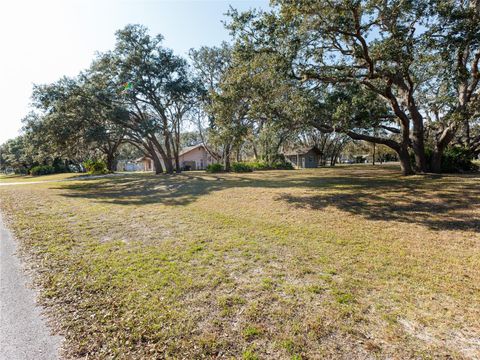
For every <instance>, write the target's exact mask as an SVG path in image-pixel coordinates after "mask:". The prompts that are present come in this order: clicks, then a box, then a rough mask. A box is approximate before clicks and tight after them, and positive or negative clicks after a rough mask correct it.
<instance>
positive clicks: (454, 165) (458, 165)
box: [442, 146, 478, 173]
mask: <svg viewBox="0 0 480 360" xmlns="http://www.w3.org/2000/svg"><path fill="white" fill-rule="evenodd" d="M475 170H478V166H477V165H475V164H474V163H473V162H472V157H471V155H470V152H469V151H468V149H465V148H462V147H458V146H454V147H451V148H448V149H447V150H445V152H444V153H443V156H442V172H447V173H451V172H464V171H475Z"/></svg>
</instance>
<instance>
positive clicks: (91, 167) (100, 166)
mask: <svg viewBox="0 0 480 360" xmlns="http://www.w3.org/2000/svg"><path fill="white" fill-rule="evenodd" d="M83 166H84V167H85V169H86V170H87V172H88V173H89V174H92V175H99V174H106V173H108V170H107V165H106V164H105V162H103V161H99V160H87V161H85V162H84V163H83Z"/></svg>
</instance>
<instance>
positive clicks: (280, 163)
mask: <svg viewBox="0 0 480 360" xmlns="http://www.w3.org/2000/svg"><path fill="white" fill-rule="evenodd" d="M244 164H246V165H248V166H250V167H251V168H252V169H253V170H293V165H292V164H291V163H289V162H287V161H285V160H282V159H279V160H277V161H274V162H272V163H270V164H269V163H267V162H265V161H250V162H246V163H244Z"/></svg>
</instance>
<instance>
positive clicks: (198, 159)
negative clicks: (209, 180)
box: [179, 146, 214, 170]
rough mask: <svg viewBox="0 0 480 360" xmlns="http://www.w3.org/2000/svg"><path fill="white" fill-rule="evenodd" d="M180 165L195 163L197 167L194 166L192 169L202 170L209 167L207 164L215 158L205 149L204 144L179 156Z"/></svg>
mask: <svg viewBox="0 0 480 360" xmlns="http://www.w3.org/2000/svg"><path fill="white" fill-rule="evenodd" d="M179 161H180V165H181V167H182V168H183V167H184V166H185V165H190V164H192V162H193V163H195V169H193V166H192V167H191V170H202V169H205V168H206V167H207V165H209V164H212V163H213V162H214V160H213V159H212V157H211V155H210V154H209V153H208V152H207V151H206V150H205V148H204V147H203V146H200V147H197V148H194V149H192V150H190V151H189V152H187V153H185V154H183V155H180V156H179Z"/></svg>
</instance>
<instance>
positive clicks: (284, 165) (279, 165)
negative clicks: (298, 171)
mask: <svg viewBox="0 0 480 360" xmlns="http://www.w3.org/2000/svg"><path fill="white" fill-rule="evenodd" d="M272 169H275V170H293V165H292V163H289V162H286V161H276V162H274V163H273V164H272Z"/></svg>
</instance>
